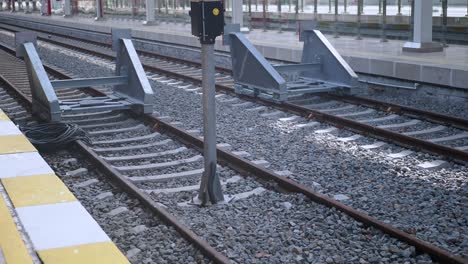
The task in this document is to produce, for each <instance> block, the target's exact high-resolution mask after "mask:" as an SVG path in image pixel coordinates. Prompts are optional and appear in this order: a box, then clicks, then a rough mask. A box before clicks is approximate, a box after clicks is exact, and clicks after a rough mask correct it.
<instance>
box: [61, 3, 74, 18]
mask: <svg viewBox="0 0 468 264" xmlns="http://www.w3.org/2000/svg"><path fill="white" fill-rule="evenodd" d="M71 14H72V10H71V0H65V5H64V6H63V16H64V17H70V16H71Z"/></svg>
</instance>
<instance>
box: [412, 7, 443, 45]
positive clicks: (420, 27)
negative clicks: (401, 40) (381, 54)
mask: <svg viewBox="0 0 468 264" xmlns="http://www.w3.org/2000/svg"><path fill="white" fill-rule="evenodd" d="M442 50H443V47H442V45H441V44H440V43H436V42H432V1H427V0H414V30H413V42H407V43H405V45H404V46H403V51H417V52H435V51H442Z"/></svg>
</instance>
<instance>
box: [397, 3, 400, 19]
mask: <svg viewBox="0 0 468 264" xmlns="http://www.w3.org/2000/svg"><path fill="white" fill-rule="evenodd" d="M397 16H401V0H398V13H397Z"/></svg>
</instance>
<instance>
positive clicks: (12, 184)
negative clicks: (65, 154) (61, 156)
mask: <svg viewBox="0 0 468 264" xmlns="http://www.w3.org/2000/svg"><path fill="white" fill-rule="evenodd" d="M2 183H3V186H5V189H6V190H7V192H8V195H9V196H10V199H11V202H12V203H13V205H14V206H15V207H23V206H34V205H41V204H51V203H64V202H71V201H76V198H75V196H74V195H73V194H72V193H71V192H70V191H69V190H68V188H67V187H66V186H65V184H63V182H62V181H61V180H60V179H59V178H58V177H57V176H55V175H54V174H47V175H34V176H26V177H14V178H6V179H3V180H2Z"/></svg>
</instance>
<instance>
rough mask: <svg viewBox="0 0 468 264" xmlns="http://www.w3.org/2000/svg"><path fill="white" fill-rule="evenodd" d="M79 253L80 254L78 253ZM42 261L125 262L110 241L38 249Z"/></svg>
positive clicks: (51, 263)
mask: <svg viewBox="0 0 468 264" xmlns="http://www.w3.org/2000/svg"><path fill="white" fill-rule="evenodd" d="M78 253H80V254H78ZM38 254H39V256H40V257H41V259H42V261H44V263H47V264H63V263H68V264H83V263H86V264H101V263H112V264H126V263H129V262H128V260H126V259H125V257H124V256H123V254H122V253H121V252H120V250H119V249H118V248H117V247H116V246H115V245H114V243H112V242H103V243H94V244H87V245H79V246H74V247H66V248H57V249H49V250H42V251H38Z"/></svg>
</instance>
